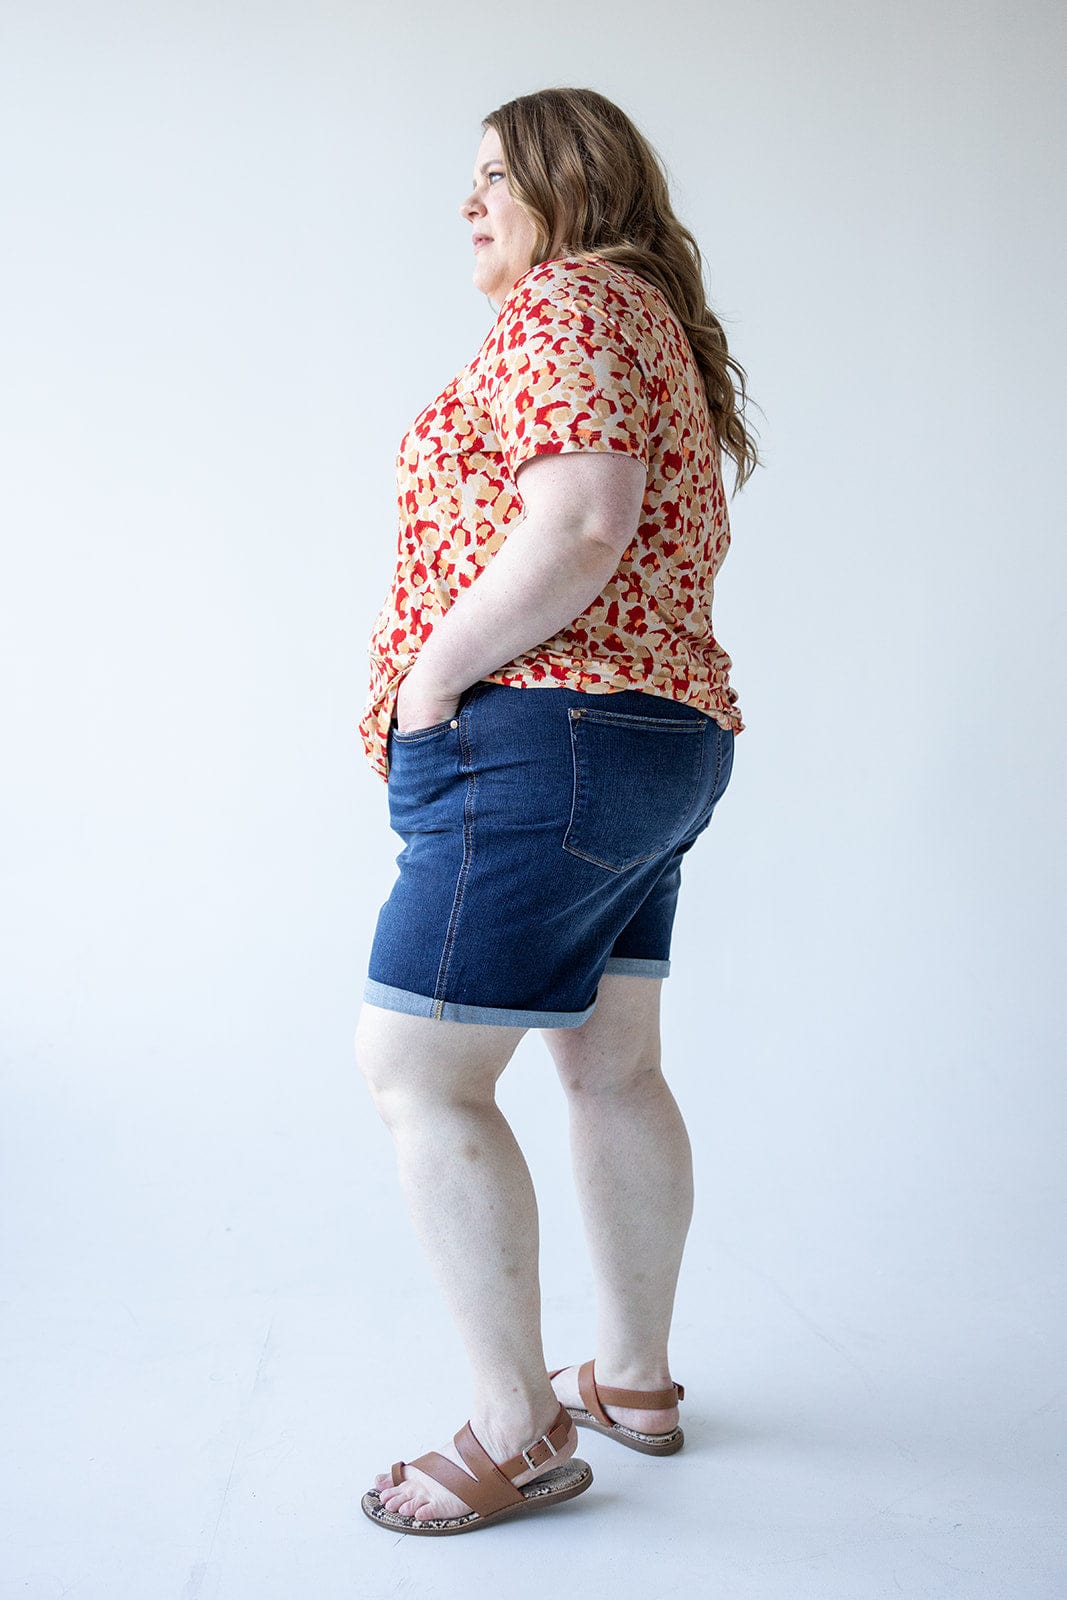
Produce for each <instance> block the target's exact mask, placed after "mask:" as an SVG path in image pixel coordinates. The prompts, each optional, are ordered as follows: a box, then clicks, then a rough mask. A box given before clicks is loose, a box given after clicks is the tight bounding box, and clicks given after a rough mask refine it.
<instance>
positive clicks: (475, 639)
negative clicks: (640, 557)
mask: <svg viewBox="0 0 1067 1600" xmlns="http://www.w3.org/2000/svg"><path fill="white" fill-rule="evenodd" d="M520 478H521V485H520V487H521V492H522V498H523V502H524V506H525V512H524V515H523V517H522V518H521V519H520V521H519V522H518V523H516V524H515V525H514V526H513V527H511V528H510V529H509V530H508V536H507V539H506V540H505V542H504V544H503V545H502V546H501V548H500V549H499V550H498V551H497V553H496V555H495V556H494V557H493V559H492V560H491V561H490V562H489V564H488V566H487V567H486V568H485V570H484V572H482V573H481V574H480V575H479V577H478V578H477V580H476V581H475V582H474V583H473V584H472V585H471V586H470V588H469V589H465V590H464V591H463V593H462V594H461V595H460V596H459V598H458V600H456V601H455V603H454V604H453V605H452V606H451V607H450V609H449V610H448V611H447V612H446V613H445V614H444V616H443V617H441V618H440V619H439V620H438V621H437V622H436V623H435V624H434V630H433V633H432V634H431V635H430V637H429V639H427V641H426V643H425V644H424V645H423V647H422V649H421V651H420V652H419V654H418V656H417V657H416V659H415V662H414V665H413V666H412V667H411V670H410V671H409V672H408V674H407V676H406V678H405V680H404V682H403V684H402V685H401V694H400V697H398V701H397V705H398V716H399V705H400V699H401V698H402V699H403V702H404V713H403V717H402V718H401V721H400V725H401V729H402V731H404V732H407V731H412V730H415V729H417V728H420V727H427V726H429V725H430V723H432V722H436V721H441V720H443V719H444V718H445V717H447V716H448V715H450V713H451V712H452V711H453V710H454V709H455V703H456V701H457V700H458V698H459V696H460V695H461V694H462V692H463V690H464V689H466V688H467V687H468V686H469V685H470V684H472V683H476V682H477V681H478V679H479V678H483V677H485V675H486V673H488V672H495V671H496V669H497V668H498V667H502V666H503V665H504V664H505V663H506V662H508V661H512V660H514V658H515V657H516V656H517V655H521V654H522V652H523V651H524V650H529V649H531V648H532V647H533V646H534V645H538V644H542V643H543V642H544V641H545V640H546V639H549V638H551V637H552V635H553V634H555V633H558V632H559V630H560V629H561V628H564V627H566V625H567V623H568V622H573V620H574V618H575V617H577V616H579V615H580V614H581V613H582V612H583V611H584V610H585V608H586V606H588V605H589V603H590V602H591V601H592V600H595V599H596V597H597V595H598V594H600V592H601V591H602V589H603V588H604V585H605V584H606V583H607V581H608V579H609V578H610V577H611V575H612V573H613V572H614V571H615V569H616V568H617V567H618V565H619V562H620V561H621V559H622V556H623V553H624V551H625V550H626V548H627V546H628V545H629V544H630V542H631V540H632V539H633V537H634V535H635V534H636V532H637V527H638V523H639V521H640V518H641V506H642V503H643V499H644V492H645V482H646V470H645V467H644V464H643V463H642V462H641V461H639V460H637V458H636V457H635V456H629V455H625V454H623V453H621V452H608V451H593V450H583V451H567V452H563V453H561V454H554V455H539V456H534V457H532V458H531V459H530V460H528V461H526V462H524V463H523V464H522V466H521V467H520V468H519V469H518V472H517V474H516V481H518V480H519V479H520ZM442 708H443V709H442Z"/></svg>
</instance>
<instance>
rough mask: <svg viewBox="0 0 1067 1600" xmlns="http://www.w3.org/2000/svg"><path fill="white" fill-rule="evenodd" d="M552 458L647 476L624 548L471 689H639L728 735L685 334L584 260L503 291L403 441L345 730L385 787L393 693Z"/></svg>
mask: <svg viewBox="0 0 1067 1600" xmlns="http://www.w3.org/2000/svg"><path fill="white" fill-rule="evenodd" d="M566 450H617V451H621V452H622V453H624V454H626V455H631V456H635V457H637V459H638V460H640V461H641V462H643V463H644V465H645V467H646V470H647V473H648V480H647V484H646V488H645V496H644V503H643V505H642V509H641V521H640V524H639V526H638V529H637V533H636V535H635V537H634V538H633V539H632V540H631V542H630V545H629V547H628V548H627V550H626V552H625V554H624V555H623V558H622V561H621V562H620V564H619V566H618V568H617V570H616V571H615V572H614V574H613V575H612V577H611V578H610V579H609V581H608V583H607V584H606V585H605V587H604V589H603V590H602V592H601V593H600V594H599V595H598V596H597V598H596V599H595V600H594V601H592V603H591V604H590V605H588V606H587V607H586V609H585V610H584V611H583V612H581V614H580V615H578V616H576V617H575V618H574V620H573V621H572V622H571V623H569V624H568V626H567V627H565V628H562V629H560V631H559V632H558V633H555V634H553V635H552V637H551V638H550V639H546V640H545V641H544V642H543V643H542V644H539V645H537V646H535V647H534V648H532V649H529V650H524V651H523V652H522V654H521V655H518V656H516V657H515V658H514V659H513V660H512V661H508V662H506V663H505V664H504V665H503V666H501V667H499V668H498V669H497V671H495V672H488V673H486V674H485V675H484V676H485V679H486V681H488V682H492V683H504V684H513V685H518V686H523V685H529V686H532V687H538V688H550V687H552V686H553V685H560V686H566V687H569V688H572V689H579V690H583V691H585V692H586V693H589V694H611V693H612V692H614V691H617V690H620V689H643V690H645V691H647V692H650V693H652V694H661V695H665V696H666V697H667V698H668V699H672V700H681V701H686V702H688V703H689V704H692V705H695V706H697V707H699V708H700V709H701V710H702V711H706V712H708V713H709V714H710V715H711V716H712V717H714V719H715V721H716V722H718V723H719V724H720V725H721V726H722V727H724V728H732V729H733V730H734V732H735V733H740V732H741V730H742V729H743V727H744V723H743V722H742V720H741V716H740V713H739V711H738V710H737V705H736V702H737V695H736V693H735V692H734V690H733V689H732V688H731V687H730V681H729V673H730V667H731V665H732V662H731V660H730V657H729V656H728V655H727V654H726V652H725V651H724V650H723V648H722V646H721V645H720V644H719V643H718V641H717V639H716V638H715V635H714V633H713V632H712V621H711V606H712V594H713V589H714V582H715V575H716V573H717V572H718V570H719V568H720V566H721V565H722V562H723V560H724V558H725V556H726V552H727V550H728V548H729V544H730V527H729V520H728V517H727V511H726V499H725V495H724V493H723V486H722V472H721V458H720V453H719V447H718V444H717V441H716V439H715V435H714V432H713V430H712V426H711V419H710V417H709V415H708V411H707V404H706V401H705V397H704V386H703V382H702V380H701V376H700V372H699V369H698V367H697V365H696V362H695V360H694V357H693V353H692V350H691V348H690V346H689V341H688V339H687V337H686V333H685V329H684V328H683V327H682V325H681V323H680V322H679V321H678V320H677V318H676V316H675V315H674V312H673V311H672V309H671V307H670V305H669V303H668V301H667V300H666V298H665V297H664V295H663V294H662V293H661V291H660V290H659V289H658V288H656V286H655V285H654V284H651V283H649V282H648V281H647V279H645V278H642V277H641V276H640V275H639V274H638V273H636V272H634V271H632V270H630V269H629V268H626V267H621V266H618V265H616V264H614V263H612V262H608V261H606V260H604V259H603V258H602V257H599V256H597V255H596V254H595V253H593V254H586V255H584V256H571V257H564V258H560V259H557V260H554V261H543V262H541V263H540V264H539V265H537V266H533V267H530V268H529V269H528V270H527V271H526V272H524V273H523V274H522V275H521V276H520V277H519V278H517V279H516V281H515V283H514V284H513V285H512V287H511V289H510V291H509V293H508V295H507V297H506V299H505V300H504V303H503V305H502V306H501V308H500V311H499V312H498V314H497V318H496V321H495V322H494V324H493V326H492V328H491V329H490V330H489V333H488V334H487V336H486V338H485V340H484V342H483V344H482V347H481V349H480V350H479V351H478V353H477V355H476V356H475V357H474V359H473V360H472V361H470V362H468V364H467V365H466V366H465V367H464V368H463V370H462V371H461V372H459V373H457V375H456V376H455V377H454V378H453V379H452V381H451V382H450V383H449V384H448V385H447V387H446V388H445V389H444V390H443V391H442V392H441V394H439V395H438V396H437V398H436V399H435V400H433V401H431V402H430V404H429V405H428V406H426V408H425V409H424V410H423V411H421V412H420V413H419V415H418V416H417V417H416V418H415V421H414V422H413V423H412V425H411V427H410V428H409V430H408V432H407V433H406V434H405V435H404V437H403V439H402V440H401V442H400V447H399V449H398V452H397V457H396V479H397V502H398V508H399V533H398V540H397V562H396V571H395V574H394V577H393V582H392V585H391V587H390V590H389V593H388V595H387V596H386V598H385V601H384V603H383V605H382V607H381V609H380V610H379V612H378V615H377V617H376V618H375V621H374V625H373V629H372V632H371V636H370V690H369V695H368V698H367V702H366V705H365V706H364V709H363V713H362V716H361V719H360V722H359V732H360V735H361V737H362V741H363V746H364V750H365V751H366V754H367V757H368V759H369V761H370V764H371V767H372V768H373V770H374V771H375V772H376V773H377V774H378V775H379V777H381V778H382V779H383V780H384V781H385V782H386V783H388V781H389V766H388V761H387V758H386V739H387V735H388V731H389V725H390V722H391V721H392V720H393V719H394V717H395V704H396V695H397V690H398V688H399V686H400V681H401V679H402V678H403V676H404V674H405V672H406V671H407V670H408V668H409V667H410V666H411V665H412V664H413V662H414V660H415V657H416V656H417V655H418V653H419V649H420V647H421V646H422V644H423V643H424V642H425V640H426V639H427V638H428V637H429V635H430V634H431V632H432V631H433V625H434V622H435V620H436V619H437V618H438V617H440V616H442V615H443V614H444V612H445V611H447V609H448V608H449V606H450V605H451V604H452V603H453V601H455V600H456V599H457V598H458V597H459V595H460V593H461V592H462V590H464V589H466V588H468V587H469V586H470V585H471V584H472V583H474V582H476V581H477V578H478V575H479V573H480V572H481V571H482V569H483V568H484V567H485V566H486V564H487V563H488V562H490V561H491V560H492V558H493V554H494V552H495V551H497V550H499V549H500V547H501V545H502V544H503V542H504V540H505V539H506V538H507V530H508V528H509V526H510V525H511V524H512V523H513V522H516V521H518V519H519V518H520V517H521V516H522V514H523V502H522V496H521V495H520V493H519V490H518V488H517V487H516V483H515V473H516V470H517V468H518V467H519V465H520V463H521V462H523V461H526V460H528V459H529V458H530V457H532V456H534V455H538V454H541V453H552V452H561V451H566Z"/></svg>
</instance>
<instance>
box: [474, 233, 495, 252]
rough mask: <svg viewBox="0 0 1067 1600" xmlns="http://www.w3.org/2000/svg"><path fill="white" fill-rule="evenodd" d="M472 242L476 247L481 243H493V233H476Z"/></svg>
mask: <svg viewBox="0 0 1067 1600" xmlns="http://www.w3.org/2000/svg"><path fill="white" fill-rule="evenodd" d="M472 242H473V244H474V247H475V249H477V247H478V246H479V245H480V244H492V242H493V239H492V235H491V234H488V233H476V234H475V235H474V237H473V241H472Z"/></svg>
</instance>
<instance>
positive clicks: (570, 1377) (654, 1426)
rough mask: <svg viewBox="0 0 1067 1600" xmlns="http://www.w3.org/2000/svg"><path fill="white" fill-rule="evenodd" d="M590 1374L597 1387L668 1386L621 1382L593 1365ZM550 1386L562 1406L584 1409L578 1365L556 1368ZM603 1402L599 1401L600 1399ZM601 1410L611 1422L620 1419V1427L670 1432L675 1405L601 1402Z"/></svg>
mask: <svg viewBox="0 0 1067 1600" xmlns="http://www.w3.org/2000/svg"><path fill="white" fill-rule="evenodd" d="M594 1376H595V1378H596V1383H597V1388H598V1389H600V1388H604V1389H658V1388H664V1389H668V1388H670V1384H669V1383H664V1384H657V1383H645V1382H642V1383H621V1382H617V1381H616V1380H615V1379H613V1378H611V1377H608V1376H605V1375H604V1374H603V1373H602V1372H601V1371H600V1368H599V1367H597V1368H596V1370H595V1372H594ZM552 1388H553V1389H554V1391H555V1394H556V1398H557V1400H559V1401H561V1403H562V1404H563V1405H565V1406H581V1407H582V1409H583V1410H584V1409H585V1401H584V1400H583V1399H582V1397H581V1395H580V1394H579V1393H578V1368H577V1367H564V1369H563V1371H562V1372H557V1374H556V1376H555V1377H554V1378H553V1379H552ZM601 1404H603V1402H601ZM604 1411H605V1413H606V1414H607V1415H608V1416H609V1417H610V1418H611V1420H612V1422H621V1423H622V1425H623V1427H624V1428H633V1429H634V1430H635V1431H636V1432H637V1433H673V1432H674V1430H675V1428H676V1427H677V1426H678V1407H677V1406H667V1407H665V1408H664V1409H663V1410H656V1411H636V1410H633V1409H631V1408H630V1407H627V1406H609V1405H604Z"/></svg>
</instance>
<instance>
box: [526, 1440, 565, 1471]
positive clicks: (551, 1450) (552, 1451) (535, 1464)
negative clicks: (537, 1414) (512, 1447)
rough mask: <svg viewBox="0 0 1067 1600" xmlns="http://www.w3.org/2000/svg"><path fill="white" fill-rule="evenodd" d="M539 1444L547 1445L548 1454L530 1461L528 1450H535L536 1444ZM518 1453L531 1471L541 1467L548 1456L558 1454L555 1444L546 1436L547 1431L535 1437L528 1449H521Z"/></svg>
mask: <svg viewBox="0 0 1067 1600" xmlns="http://www.w3.org/2000/svg"><path fill="white" fill-rule="evenodd" d="M539 1444H544V1445H547V1447H548V1455H547V1456H543V1457H542V1459H541V1460H540V1461H531V1460H530V1452H531V1451H533V1450H536V1449H537V1446H538V1445H539ZM519 1454H520V1455H521V1456H522V1459H523V1460H524V1461H525V1463H526V1465H527V1466H528V1467H529V1469H530V1471H531V1472H536V1470H537V1468H538V1467H543V1466H544V1464H545V1462H546V1461H547V1460H549V1458H550V1457H551V1456H558V1455H559V1451H558V1450H557V1449H556V1447H555V1445H554V1444H553V1443H552V1441H551V1439H550V1438H549V1437H548V1434H547V1433H543V1434H542V1435H541V1437H540V1439H535V1440H534V1442H533V1444H532V1445H530V1446H529V1448H528V1449H526V1450H521V1451H520V1452H519Z"/></svg>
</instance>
